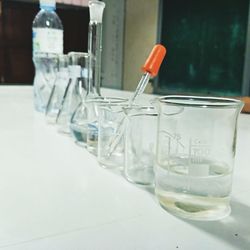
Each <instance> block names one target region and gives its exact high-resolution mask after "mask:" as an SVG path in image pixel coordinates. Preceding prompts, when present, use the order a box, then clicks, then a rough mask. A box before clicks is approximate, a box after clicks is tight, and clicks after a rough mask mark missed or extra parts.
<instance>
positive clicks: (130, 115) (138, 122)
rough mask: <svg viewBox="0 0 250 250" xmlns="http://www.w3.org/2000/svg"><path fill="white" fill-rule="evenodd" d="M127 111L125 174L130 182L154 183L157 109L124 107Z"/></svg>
mask: <svg viewBox="0 0 250 250" xmlns="http://www.w3.org/2000/svg"><path fill="white" fill-rule="evenodd" d="M124 111H125V113H126V129H125V162H124V175H125V177H126V179H127V180H128V181H130V182H133V183H136V184H142V185H153V183H154V170H153V168H154V159H155V152H156V133H157V116H158V114H157V111H156V109H155V108H154V107H152V106H138V107H130V108H125V109H124Z"/></svg>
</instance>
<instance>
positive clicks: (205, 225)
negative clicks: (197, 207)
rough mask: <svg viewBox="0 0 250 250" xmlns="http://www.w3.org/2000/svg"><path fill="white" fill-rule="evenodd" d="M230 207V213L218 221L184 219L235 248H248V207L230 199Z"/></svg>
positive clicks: (249, 228)
mask: <svg viewBox="0 0 250 250" xmlns="http://www.w3.org/2000/svg"><path fill="white" fill-rule="evenodd" d="M231 208H232V212H231V215H229V216H228V217H226V218H224V219H222V220H220V221H191V220H186V219H185V221H186V222H187V223H189V224H190V225H192V226H194V227H197V228H199V229H201V230H203V231H205V232H207V233H209V234H212V235H213V236H214V237H216V238H219V239H221V240H223V241H225V242H227V243H228V244H230V245H232V246H233V247H235V249H242V250H243V249H250V216H249V215H250V207H248V206H246V205H245V204H242V203H240V202H238V201H236V200H232V201H231Z"/></svg>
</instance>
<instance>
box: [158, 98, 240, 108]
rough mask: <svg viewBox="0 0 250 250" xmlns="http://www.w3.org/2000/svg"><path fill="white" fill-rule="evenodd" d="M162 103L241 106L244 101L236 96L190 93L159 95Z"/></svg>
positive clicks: (191, 105) (207, 106) (205, 106)
mask: <svg viewBox="0 0 250 250" xmlns="http://www.w3.org/2000/svg"><path fill="white" fill-rule="evenodd" d="M158 100H159V101H160V103H163V104H168V105H173V106H185V107H199V108H239V107H242V106H243V104H244V103H243V102H242V101H241V100H238V99H234V98H225V97H209V96H191V95H190V96H188V95H167V96H161V97H158Z"/></svg>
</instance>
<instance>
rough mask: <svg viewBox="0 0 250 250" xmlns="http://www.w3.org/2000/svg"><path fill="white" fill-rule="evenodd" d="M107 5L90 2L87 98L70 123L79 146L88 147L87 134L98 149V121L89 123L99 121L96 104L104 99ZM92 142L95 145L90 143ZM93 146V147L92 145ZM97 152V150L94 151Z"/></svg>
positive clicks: (85, 97) (90, 147)
mask: <svg viewBox="0 0 250 250" xmlns="http://www.w3.org/2000/svg"><path fill="white" fill-rule="evenodd" d="M104 7H105V3H104V2H99V1H96V0H92V1H89V12H90V22H89V31H88V55H89V60H88V85H87V93H86V96H83V98H82V100H81V103H80V104H79V105H78V107H77V108H76V110H75V111H74V112H73V115H72V117H71V121H70V129H71V132H72V135H73V137H74V138H75V141H76V143H77V144H78V145H81V146H86V144H87V134H89V135H90V132H88V131H92V136H91V137H90V136H89V139H90V138H91V140H89V147H88V149H89V150H91V151H92V148H96V146H93V147H92V146H91V145H95V144H96V143H97V141H96V140H97V138H98V126H97V121H96V122H94V123H91V124H88V121H89V120H91V119H92V117H95V119H97V118H98V117H97V110H96V107H97V106H96V104H95V102H97V103H98V104H99V103H100V101H101V100H103V98H102V97H101V93H100V81H101V51H102V17H103V11H104ZM90 141H92V142H93V143H90ZM90 144H91V145H90ZM94 151H96V149H95V150H94Z"/></svg>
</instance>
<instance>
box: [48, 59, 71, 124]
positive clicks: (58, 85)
mask: <svg viewBox="0 0 250 250" xmlns="http://www.w3.org/2000/svg"><path fill="white" fill-rule="evenodd" d="M68 82H69V70H68V56H67V55H63V54H62V55H59V56H58V71H57V73H56V80H55V83H54V85H53V87H52V91H51V94H50V97H49V100H48V104H47V107H46V112H45V117H46V121H47V122H48V123H50V124H55V122H56V117H57V114H58V112H59V109H60V106H61V103H62V99H63V95H64V91H65V89H66V86H67V84H68Z"/></svg>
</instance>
